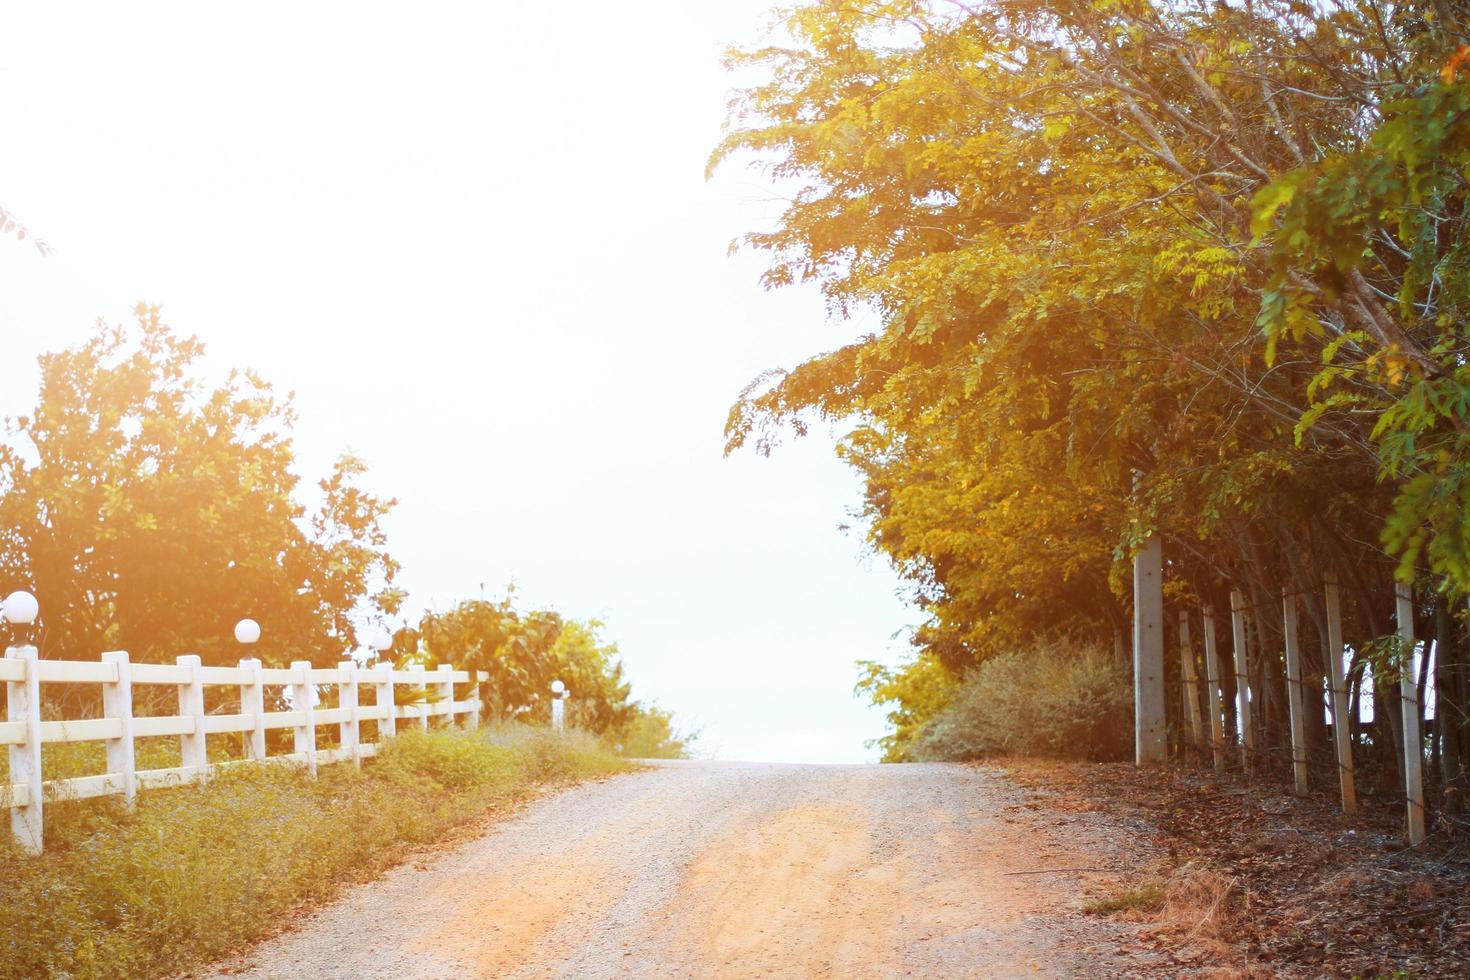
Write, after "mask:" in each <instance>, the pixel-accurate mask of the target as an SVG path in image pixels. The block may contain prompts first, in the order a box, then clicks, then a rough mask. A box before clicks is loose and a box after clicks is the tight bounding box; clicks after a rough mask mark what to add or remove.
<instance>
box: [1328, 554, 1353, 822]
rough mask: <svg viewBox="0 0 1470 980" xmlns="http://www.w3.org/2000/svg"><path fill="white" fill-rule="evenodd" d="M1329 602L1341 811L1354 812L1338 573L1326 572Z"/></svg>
mask: <svg viewBox="0 0 1470 980" xmlns="http://www.w3.org/2000/svg"><path fill="white" fill-rule="evenodd" d="M1324 588H1325V592H1326V596H1325V599H1326V606H1327V678H1328V684H1329V685H1331V689H1332V741H1333V743H1334V744H1335V746H1336V748H1337V778H1338V784H1339V786H1340V788H1341V790H1342V812H1343V813H1345V814H1347V815H1348V816H1352V815H1353V814H1354V813H1356V812H1357V810H1358V793H1357V789H1356V787H1355V786H1354V784H1353V740H1352V731H1351V729H1352V725H1351V724H1350V723H1349V720H1348V692H1347V679H1346V677H1345V676H1344V672H1343V667H1342V656H1343V642H1342V599H1341V596H1340V594H1339V592H1338V587H1337V576H1336V574H1334V573H1333V572H1328V573H1327V574H1326V576H1324Z"/></svg>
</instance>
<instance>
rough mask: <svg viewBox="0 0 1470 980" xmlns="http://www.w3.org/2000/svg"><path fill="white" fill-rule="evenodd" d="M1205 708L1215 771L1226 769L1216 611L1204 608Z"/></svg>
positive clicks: (1207, 607)
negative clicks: (1216, 643)
mask: <svg viewBox="0 0 1470 980" xmlns="http://www.w3.org/2000/svg"><path fill="white" fill-rule="evenodd" d="M1204 627H1205V710H1206V712H1207V713H1208V714H1209V718H1210V754H1211V756H1212V757H1213V758H1214V762H1215V771H1216V772H1224V771H1225V717H1224V716H1225V712H1224V710H1223V709H1224V704H1223V703H1222V701H1221V699H1220V659H1219V657H1218V656H1217V655H1216V653H1215V611H1214V610H1213V609H1211V608H1210V607H1209V606H1205V608H1204Z"/></svg>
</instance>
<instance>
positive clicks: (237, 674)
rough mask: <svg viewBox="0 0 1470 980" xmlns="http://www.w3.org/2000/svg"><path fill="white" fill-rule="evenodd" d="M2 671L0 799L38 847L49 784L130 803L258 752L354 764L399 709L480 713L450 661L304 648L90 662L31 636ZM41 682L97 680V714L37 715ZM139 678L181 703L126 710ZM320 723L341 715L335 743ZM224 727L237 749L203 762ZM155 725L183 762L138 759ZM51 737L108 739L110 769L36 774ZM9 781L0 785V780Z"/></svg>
mask: <svg viewBox="0 0 1470 980" xmlns="http://www.w3.org/2000/svg"><path fill="white" fill-rule="evenodd" d="M485 677H486V675H485V674H484V673H483V672H479V671H477V672H476V676H475V678H474V681H475V683H476V684H478V683H479V682H480V681H483V680H484V679H485ZM0 681H3V682H4V683H5V686H6V693H7V695H8V710H7V712H6V719H5V720H4V721H0V745H4V746H7V747H8V751H9V756H10V785H9V786H8V792H7V793H6V794H5V795H6V799H4V800H3V801H0V805H5V804H8V806H9V808H10V827H11V831H12V833H13V834H14V835H15V839H16V842H17V843H18V844H19V845H20V846H21V847H22V848H24V849H25V850H27V851H30V852H32V853H37V854H38V853H40V851H41V846H42V834H41V829H42V810H43V805H44V803H45V800H46V798H47V796H48V795H49V796H51V797H53V798H62V799H85V798H87V797H93V796H111V795H120V796H122V797H124V798H125V799H126V800H127V801H128V803H129V804H131V803H132V801H133V799H134V797H135V796H136V794H137V791H138V790H139V789H147V788H149V787H156V786H181V785H185V784H188V783H193V782H199V781H201V780H204V779H207V778H209V776H210V774H211V773H213V772H216V771H218V770H220V769H222V768H225V767H229V766H238V765H250V764H255V763H259V762H266V761H269V762H284V763H294V764H297V765H301V766H304V767H305V768H306V769H307V771H308V772H310V773H311V774H312V775H315V774H316V769H317V766H319V765H327V764H330V763H333V762H348V761H351V762H352V763H354V764H355V765H359V766H360V765H361V764H362V760H363V759H365V758H370V757H372V756H373V755H376V754H377V752H378V747H379V746H380V745H382V744H383V740H385V739H387V738H389V737H391V736H392V735H393V734H394V733H395V732H396V731H397V727H398V722H399V721H400V720H408V721H410V722H416V723H417V724H418V725H419V726H420V727H423V728H427V727H429V722H430V719H431V718H434V717H440V718H443V719H445V720H446V723H447V724H450V725H453V724H455V723H456V721H457V720H458V719H459V717H460V716H461V715H463V716H464V719H463V721H464V723H465V724H466V725H467V726H469V727H474V726H475V725H477V724H478V722H479V717H480V701H479V699H478V698H477V697H474V696H473V693H474V692H473V691H472V692H471V694H472V696H471V697H470V698H469V699H468V700H464V701H456V700H455V697H454V686H455V685H456V684H466V683H470V673H469V672H468V671H464V670H454V669H452V668H451V667H449V666H447V665H445V666H440V668H439V669H438V670H436V671H432V672H430V671H426V670H425V669H424V668H423V667H414V668H412V669H409V670H393V669H391V668H389V667H377V668H373V669H367V668H364V667H362V666H360V665H359V664H357V663H356V662H355V661H350V660H348V661H343V662H342V663H341V664H339V665H338V666H337V667H335V668H326V669H323V668H319V667H313V666H312V665H311V663H310V662H309V661H304V660H302V661H296V662H295V663H293V664H292V665H291V666H290V668H272V667H262V666H261V663H260V661H259V660H254V659H250V660H242V661H240V665H239V666H238V667H206V666H203V665H202V664H201V663H200V662H199V657H198V656H196V655H193V654H190V655H186V656H182V657H179V658H178V662H177V663H173V664H144V663H132V662H131V661H130V660H129V659H128V655H127V654H126V653H124V652H117V653H104V654H103V655H102V659H101V661H100V662H96V663H93V662H87V661H75V660H41V659H38V657H37V653H36V648H35V647H31V646H22V647H10V648H9V649H7V650H6V651H5V658H4V659H3V660H0ZM47 683H52V684H55V683H63V684H100V685H102V713H103V717H101V718H87V719H77V720H73V721H43V720H42V718H41V685H42V684H47ZM145 685H154V686H161V687H176V688H177V689H178V705H179V711H178V714H176V715H152V716H143V715H134V713H133V688H134V687H136V686H145ZM323 685H335V686H336V688H337V695H338V696H337V706H336V707H333V708H322V707H319V706H317V705H316V704H315V702H316V698H315V696H314V694H315V689H316V688H318V687H320V686H323ZM398 686H405V687H410V688H415V689H417V688H422V689H425V690H426V691H427V692H429V693H428V697H431V698H433V699H434V700H418V701H416V702H414V703H411V704H395V703H394V693H393V692H394V688H395V687H398ZM208 687H228V688H234V689H236V691H237V696H238V699H239V707H240V710H239V711H238V712H237V713H232V714H209V713H206V711H205V698H204V690H205V688H208ZM267 687H282V688H289V689H290V691H291V697H290V706H291V710H289V711H266V710H265V707H266V700H265V689H266V688H267ZM364 689H372V690H373V692H374V695H373V702H374V703H372V704H363V703H362V702H363V700H364V699H363V698H361V697H360V694H361V692H362V691H363V690H364ZM477 689H478V688H476V689H475V690H477ZM365 721H376V722H378V736H379V738H378V741H377V742H369V743H364V742H363V741H362V738H361V725H362V723H363V722H365ZM322 725H336V726H338V737H337V747H336V748H326V749H318V748H317V747H316V730H317V728H318V727H319V726H322ZM272 728H289V729H291V730H292V733H293V745H292V748H293V751H292V752H289V753H282V754H278V755H273V756H268V755H267V754H266V737H265V733H266V731H267V730H269V729H272ZM227 733H239V734H240V735H241V737H242V741H243V745H244V750H245V758H243V759H239V760H232V761H229V762H221V763H214V764H211V763H210V762H209V754H208V750H207V739H208V737H209V736H210V735H222V734H227ZM154 736H177V737H178V739H179V746H180V751H181V755H182V761H183V765H180V766H174V767H171V768H168V769H145V770H139V769H138V768H137V765H136V757H135V754H134V740H135V739H139V738H148V737H154ZM57 742H105V743H106V749H107V772H105V773H103V774H100V775H96V776H80V777H75V778H72V779H56V780H49V781H43V780H42V773H41V747H42V746H43V745H45V744H47V743H57ZM6 789H7V787H4V786H0V790H6Z"/></svg>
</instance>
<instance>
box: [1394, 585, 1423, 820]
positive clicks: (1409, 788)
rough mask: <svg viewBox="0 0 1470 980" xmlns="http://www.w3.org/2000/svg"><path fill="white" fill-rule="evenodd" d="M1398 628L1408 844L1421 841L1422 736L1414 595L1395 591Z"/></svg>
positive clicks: (1404, 590) (1407, 588)
mask: <svg viewBox="0 0 1470 980" xmlns="http://www.w3.org/2000/svg"><path fill="white" fill-rule="evenodd" d="M1394 598H1395V600H1396V602H1395V611H1394V613H1395V618H1396V619H1397V620H1398V627H1399V652H1400V659H1399V697H1400V702H1399V703H1400V705H1401V706H1402V708H1403V719H1404V725H1403V728H1404V795H1405V796H1406V797H1408V801H1409V843H1410V844H1420V843H1423V841H1424V773H1423V769H1424V736H1423V734H1422V732H1421V731H1420V728H1419V670H1418V659H1419V658H1418V656H1417V654H1416V652H1415V649H1414V594H1413V589H1412V587H1411V586H1408V585H1405V584H1403V583H1402V582H1400V583H1398V584H1397V585H1396V586H1395V587H1394Z"/></svg>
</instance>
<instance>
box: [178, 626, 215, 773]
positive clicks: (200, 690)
mask: <svg viewBox="0 0 1470 980" xmlns="http://www.w3.org/2000/svg"><path fill="white" fill-rule="evenodd" d="M175 662H176V663H177V664H178V665H179V666H180V667H187V668H188V670H189V683H187V684H180V685H179V714H180V715H182V716H183V717H185V718H191V719H193V721H194V730H193V731H192V732H190V733H189V734H187V735H180V736H179V753H180V755H182V756H183V764H184V765H186V766H191V767H193V769H194V770H195V773H196V774H197V776H198V778H199V780H200V781H201V782H202V781H203V780H204V779H206V778H207V777H208V776H209V751H208V749H207V747H206V745H205V738H206V736H205V734H204V684H203V683H202V682H201V681H200V677H199V667H200V661H199V654H197V653H186V654H183V655H182V656H180V657H178V658H177V660H176V661H175Z"/></svg>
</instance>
